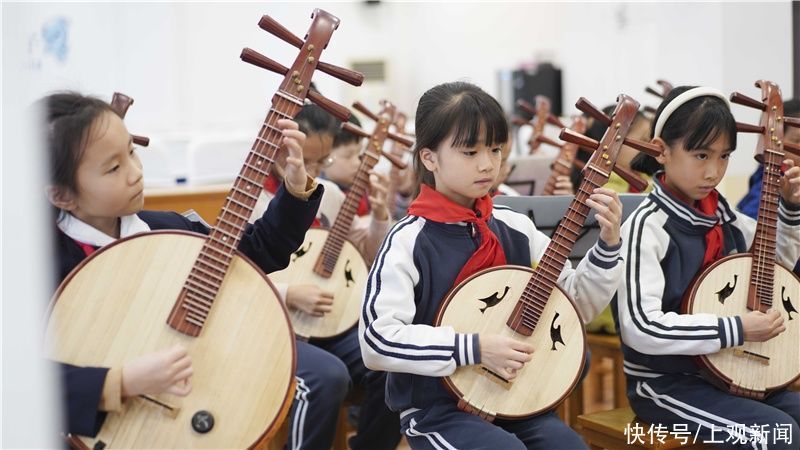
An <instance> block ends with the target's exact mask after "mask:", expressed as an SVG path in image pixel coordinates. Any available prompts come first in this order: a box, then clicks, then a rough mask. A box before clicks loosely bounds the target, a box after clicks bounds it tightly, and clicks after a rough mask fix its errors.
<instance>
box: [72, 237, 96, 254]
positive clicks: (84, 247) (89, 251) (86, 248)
mask: <svg viewBox="0 0 800 450" xmlns="http://www.w3.org/2000/svg"><path fill="white" fill-rule="evenodd" d="M73 241H75V243H76V244H78V247H80V248H81V250H83V253H85V254H86V257H89V256H92V253H94V252H95V251H96V250H97V249H96V248H94V246H92V245H89V244H87V243H85V242H81V241H76V240H75V239H73Z"/></svg>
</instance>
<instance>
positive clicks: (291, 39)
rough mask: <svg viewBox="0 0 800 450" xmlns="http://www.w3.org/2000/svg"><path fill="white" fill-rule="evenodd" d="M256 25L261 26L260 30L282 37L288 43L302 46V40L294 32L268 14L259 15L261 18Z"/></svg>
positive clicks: (298, 46)
mask: <svg viewBox="0 0 800 450" xmlns="http://www.w3.org/2000/svg"><path fill="white" fill-rule="evenodd" d="M258 26H259V27H261V29H262V30H264V31H266V32H268V33H270V34H272V35H274V36H275V37H277V38H279V39H282V40H284V41H286V42H288V43H289V44H292V45H294V46H295V47H297V48H300V47H302V46H303V40H302V39H300V38H299V37H297V36H296V35H295V34H294V33H292V32H291V31H289V30H288V29H287V28H286V27H284V26H283V25H281V24H280V23H278V21H277V20H275V19H273V18H272V17H270V16H267V15H264V16H261V20H259V21H258Z"/></svg>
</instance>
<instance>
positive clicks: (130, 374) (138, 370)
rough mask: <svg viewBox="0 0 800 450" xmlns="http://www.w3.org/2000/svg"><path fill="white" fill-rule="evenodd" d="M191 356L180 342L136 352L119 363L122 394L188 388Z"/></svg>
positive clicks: (178, 392) (176, 391)
mask: <svg viewBox="0 0 800 450" xmlns="http://www.w3.org/2000/svg"><path fill="white" fill-rule="evenodd" d="M192 373H193V371H192V359H191V358H190V357H189V353H188V352H187V351H186V348H184V347H183V346H182V345H175V346H174V347H172V348H168V349H165V350H160V351H157V352H154V353H149V354H146V355H144V356H140V357H138V358H136V359H134V360H132V361H129V362H127V363H126V364H125V365H124V366H122V397H134V396H137V395H154V394H161V393H167V394H172V395H177V396H180V397H185V396H187V395H189V393H190V392H192V385H191V383H190V382H189V377H191V376H192Z"/></svg>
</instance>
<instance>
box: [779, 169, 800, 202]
mask: <svg viewBox="0 0 800 450" xmlns="http://www.w3.org/2000/svg"><path fill="white" fill-rule="evenodd" d="M783 167H784V168H785V170H784V172H783V176H782V177H781V197H783V200H784V201H786V202H788V203H791V204H794V205H798V204H800V166H796V165H795V164H794V161H793V160H791V159H786V160H784V161H783Z"/></svg>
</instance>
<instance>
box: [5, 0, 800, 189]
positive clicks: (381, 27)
mask: <svg viewBox="0 0 800 450" xmlns="http://www.w3.org/2000/svg"><path fill="white" fill-rule="evenodd" d="M314 7H320V8H323V9H325V10H327V11H329V12H331V13H333V14H334V15H336V16H338V17H339V18H340V19H341V26H340V27H339V29H338V30H337V31H336V32H335V33H334V34H333V38H332V41H331V44H330V46H329V47H328V49H327V50H326V51H325V53H324V54H323V59H324V60H326V61H328V62H331V63H335V64H342V65H347V64H349V63H351V62H352V61H354V60H363V59H381V58H383V59H386V60H387V63H388V64H389V72H388V77H389V79H388V80H387V83H386V86H385V89H383V88H379V89H376V88H375V87H374V86H373V87H370V88H366V87H365V88H360V89H359V88H351V87H349V86H347V85H345V84H344V83H342V82H340V81H338V80H335V79H332V78H331V77H329V76H327V75H325V74H317V75H316V76H315V80H316V81H317V84H318V85H319V87H320V89H321V90H322V92H324V93H325V94H326V95H328V96H329V97H331V98H333V99H334V100H337V101H339V102H341V103H344V104H349V103H350V102H352V100H355V99H360V100H362V101H364V102H365V103H367V104H370V103H371V102H373V101H374V100H377V98H379V97H384V96H385V97H387V98H390V99H392V100H394V101H395V103H397V104H398V105H399V106H400V107H401V109H403V110H406V111H409V112H413V109H414V107H415V105H416V102H417V100H418V98H419V96H420V95H421V93H422V92H424V90H425V89H427V88H429V87H431V86H433V85H434V84H436V83H439V82H443V81H448V80H455V79H466V80H470V81H472V82H474V83H477V84H479V85H481V86H482V87H484V89H486V90H487V91H489V92H490V93H492V94H494V95H497V94H498V86H497V81H496V80H497V72H498V70H501V69H512V68H515V67H518V66H519V65H520V64H528V65H530V64H535V63H536V61H537V58H538V59H540V60H541V59H551V60H553V61H554V62H556V63H557V64H558V65H559V66H560V67H561V68H562V69H563V74H564V102H565V104H566V105H567V106H570V105H572V104H573V103H574V101H575V100H576V99H577V98H578V97H580V96H586V97H587V98H589V99H590V100H591V101H593V102H594V103H595V104H598V105H605V104H608V103H611V102H613V101H614V98H615V97H616V95H617V94H618V93H620V92H625V93H628V94H629V95H631V96H633V97H634V98H636V99H638V100H639V101H640V102H641V103H643V104H648V105H652V106H657V103H658V100H657V99H656V98H655V97H653V96H650V95H649V94H646V93H645V92H644V90H643V89H644V86H645V85H653V84H654V83H655V80H656V79H657V78H665V79H667V80H670V81H672V82H673V83H675V84H684V83H685V84H709V85H712V86H717V87H719V88H721V89H722V90H723V91H725V92H731V91H733V90H742V91H745V92H748V90H749V94H751V95H756V94H757V91H755V90H753V89H750V87H751V86H752V83H753V81H755V79H758V78H767V79H772V80H775V81H777V82H779V83H780V84H782V85H783V86H786V87H787V89H788V87H789V86H790V81H791V60H790V51H791V23H790V22H791V14H790V12H791V4H790V3H789V2H779V3H769V4H761V3H759V4H755V3H752V4H748V3H721V2H720V3H665V2H658V3H620V2H617V3H606V2H598V3H494V2H485V3H431V4H419V3H388V2H384V3H382V4H380V5H377V6H369V5H366V4H363V3H245V4H228V3H224V4H221V3H175V4H153V3H141V4H69V3H59V4H26V5H24V6H18V5H6V6H4V10H5V14H6V15H7V16H10V17H11V20H14V21H18V22H19V23H20V24H21V26H20V27H18V28H17V29H18V30H19V29H21V30H23V32H22V33H21V34H19V33H18V34H13V35H10V34H9V33H7V32H6V30H4V32H3V38H4V45H11V46H23V47H24V46H28V45H29V40H30V36H31V35H33V34H34V33H36V32H37V30H38V28H39V27H40V26H41V24H42V22H43V21H45V20H48V19H49V18H52V17H55V16H58V15H63V16H66V17H68V18H69V21H70V49H71V50H70V54H69V59H68V61H67V62H66V63H64V64H61V63H56V62H54V61H48V60H47V56H45V57H44V60H45V64H43V68H42V70H41V71H40V72H39V74H38V77H34V79H33V85H34V87H35V89H34V91H35V90H36V89H38V90H39V92H45V91H46V90H48V89H53V88H58V87H69V88H76V89H81V90H83V91H86V92H91V93H94V94H97V95H102V96H110V94H111V92H113V91H114V90H119V91H123V92H126V93H128V94H129V95H131V96H133V97H134V98H135V99H136V105H135V106H134V107H133V108H132V109H131V111H130V115H129V118H128V122H129V127H130V128H131V129H132V130H134V131H135V132H137V133H142V134H148V133H149V134H152V135H159V134H164V133H174V132H190V133H191V132H195V131H196V130H203V131H224V130H230V129H238V130H252V131H255V129H256V128H255V127H256V126H257V125H258V123H259V122H260V120H261V119H263V117H264V115H265V110H266V104H267V102H268V100H269V98H270V96H271V95H272V93H273V92H274V89H275V87H276V86H277V84H278V83H279V81H280V77H279V76H278V75H275V74H272V73H267V72H266V71H263V70H261V69H258V68H255V67H253V66H250V65H248V64H245V63H243V62H241V61H240V60H239V52H240V51H241V49H242V47H246V46H247V47H252V48H253V49H255V50H258V51H260V52H262V53H265V54H267V55H268V56H270V57H271V58H273V59H275V60H277V61H280V62H282V63H284V64H289V63H290V62H291V61H292V59H293V58H294V56H295V54H296V53H295V51H296V50H295V49H294V48H293V47H291V46H290V45H288V44H286V43H284V42H282V41H280V40H278V39H277V38H275V37H273V36H271V35H269V34H267V33H266V32H264V31H262V30H261V29H259V28H258V26H257V22H258V19H259V18H260V16H261V15H262V14H270V15H272V16H273V17H275V18H276V19H278V20H279V21H280V22H281V23H283V24H284V25H285V26H286V27H287V28H289V29H290V30H292V31H294V32H295V33H296V34H299V35H301V36H302V35H303V34H304V33H305V30H306V29H307V28H308V25H309V23H310V21H309V15H310V12H311V10H312V9H313V8H314ZM784 94H785V95H786V96H789V95H790V94H792V93H791V92H788V91H785V92H784ZM566 112H567V113H569V112H574V109H573V110H570V109H568V110H567V111H566ZM736 113H737V116H738V115H741V117H742V119H743V120H744V119H750V118H752V117H754V115H753V114H752V113H751V114H750V115H747V114H746V112H745V111H744V110H743V109H740V108H738V107H737V110H736ZM746 144H747V145H746ZM740 148H741V149H742V150H744V151H742V152H737V154H736V156H735V158H734V161H733V164H732V166H731V169H730V170H731V173H734V174H740V175H743V174H746V173H749V172H750V171H751V170H752V168H753V167H754V165H753V164H752V162H751V158H750V157H749V156H748V155H747V153H749V152H750V149H751V148H752V145H749V144H748V143H747V139H746V138H744V139H742V145H741V146H740Z"/></svg>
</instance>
